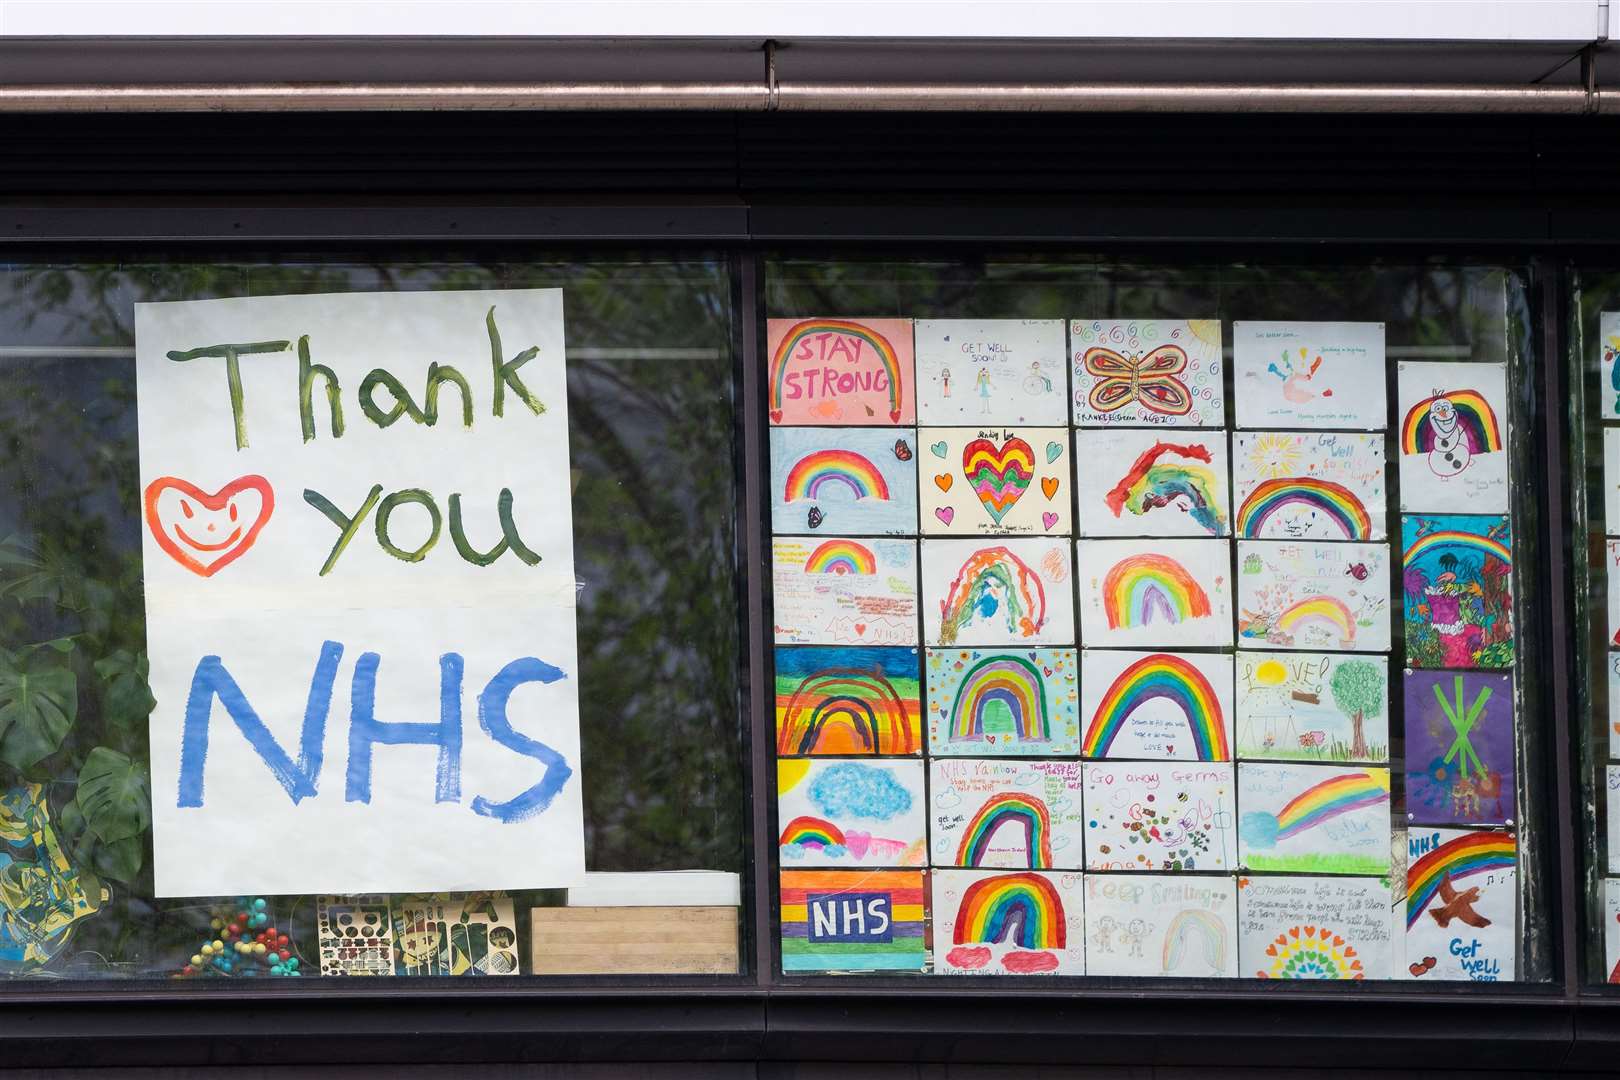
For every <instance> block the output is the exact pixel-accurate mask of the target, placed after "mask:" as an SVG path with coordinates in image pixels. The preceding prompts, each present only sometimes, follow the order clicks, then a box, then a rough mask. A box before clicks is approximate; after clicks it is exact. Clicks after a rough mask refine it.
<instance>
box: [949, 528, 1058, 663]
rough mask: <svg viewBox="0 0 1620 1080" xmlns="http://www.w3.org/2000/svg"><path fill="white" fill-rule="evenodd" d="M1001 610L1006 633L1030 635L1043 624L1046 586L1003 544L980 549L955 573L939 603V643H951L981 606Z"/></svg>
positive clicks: (1020, 635)
mask: <svg viewBox="0 0 1620 1080" xmlns="http://www.w3.org/2000/svg"><path fill="white" fill-rule="evenodd" d="M991 600H994V601H995V605H994V607H995V610H997V611H998V612H1004V613H1005V614H1004V616H1003V617H1004V618H1005V620H1006V623H1007V630H1008V632H1009V633H1013V634H1017V635H1018V636H1019V637H1026V638H1028V637H1034V636H1035V634H1036V632H1037V631H1039V630H1040V628H1041V627H1042V626H1044V625H1045V624H1046V586H1045V585H1044V584H1043V583H1042V582H1041V576H1040V575H1039V574H1037V573H1036V572H1035V571H1034V570H1032V569H1030V568H1029V565H1028V564H1027V563H1025V562H1024V561H1023V560H1022V559H1020V558H1019V557H1018V556H1016V555H1014V554H1013V553H1012V552H1011V551H1010V550H1009V549H1007V548H1005V547H991V548H980V549H979V550H978V551H975V552H974V553H973V554H972V555H970V556H969V557H968V560H967V561H966V562H964V563H963V564H962V568H961V569H960V570H958V571H957V572H956V577H955V578H954V579H952V581H951V585H950V588H949V589H948V590H946V593H945V599H943V600H941V601H940V602H939V610H940V628H939V643H940V644H941V645H954V644H955V643H956V638H957V635H959V634H960V633H961V632H962V628H963V627H964V626H966V625H967V623H968V622H969V621H970V620H971V619H972V618H973V616H974V613H975V612H976V611H978V610H980V608H981V607H984V608H986V609H989V608H990V607H991V605H990V603H989V601H991Z"/></svg>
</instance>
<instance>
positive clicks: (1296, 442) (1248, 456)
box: [1232, 431, 1386, 540]
mask: <svg viewBox="0 0 1620 1080" xmlns="http://www.w3.org/2000/svg"><path fill="white" fill-rule="evenodd" d="M1232 456H1233V466H1232V477H1233V479H1232V483H1233V486H1234V488H1235V489H1236V499H1237V527H1236V532H1237V535H1238V536H1241V537H1243V538H1244V539H1246V540H1382V539H1383V538H1384V536H1385V516H1386V515H1385V513H1384V438H1383V436H1382V435H1356V434H1352V433H1350V432H1345V431H1335V432H1299V431H1240V432H1238V433H1237V434H1236V435H1234V436H1233V442H1232Z"/></svg>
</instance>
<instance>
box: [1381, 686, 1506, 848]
mask: <svg viewBox="0 0 1620 1080" xmlns="http://www.w3.org/2000/svg"><path fill="white" fill-rule="evenodd" d="M1405 692H1406V810H1407V817H1408V819H1409V820H1411V821H1415V822H1419V823H1422V824H1426V825H1511V824H1513V799H1514V794H1513V791H1514V741H1515V740H1514V734H1513V676H1512V675H1511V674H1509V673H1507V672H1503V673H1501V674H1495V673H1490V674H1487V673H1484V672H1473V671H1467V672H1463V671H1407V672H1406V677H1405Z"/></svg>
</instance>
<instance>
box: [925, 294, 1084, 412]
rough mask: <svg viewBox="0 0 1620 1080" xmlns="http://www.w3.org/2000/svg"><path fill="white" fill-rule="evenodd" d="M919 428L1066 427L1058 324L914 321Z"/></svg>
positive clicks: (1065, 383)
mask: <svg viewBox="0 0 1620 1080" xmlns="http://www.w3.org/2000/svg"><path fill="white" fill-rule="evenodd" d="M914 327H915V334H916V347H917V422H918V423H919V424H952V425H958V426H960V425H973V426H980V425H996V424H1065V423H1067V422H1068V419H1069V406H1068V389H1069V383H1068V377H1067V373H1066V372H1065V371H1064V367H1065V360H1064V357H1065V350H1064V344H1063V323H1062V321H1061V320H1058V319H918V320H917V321H916V323H915V324H914Z"/></svg>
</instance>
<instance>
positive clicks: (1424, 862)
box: [1406, 832, 1519, 929]
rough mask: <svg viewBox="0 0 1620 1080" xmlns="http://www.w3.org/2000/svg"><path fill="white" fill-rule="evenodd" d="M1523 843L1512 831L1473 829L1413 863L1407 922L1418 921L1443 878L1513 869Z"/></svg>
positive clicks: (1408, 880) (1409, 875)
mask: <svg viewBox="0 0 1620 1080" xmlns="http://www.w3.org/2000/svg"><path fill="white" fill-rule="evenodd" d="M1518 857H1519V844H1518V841H1517V840H1516V839H1515V838H1514V836H1513V834H1512V833H1502V832H1472V833H1468V834H1466V835H1464V836H1458V837H1454V838H1452V839H1450V840H1447V841H1446V842H1445V843H1443V844H1441V845H1440V846H1439V847H1437V848H1435V849H1434V850H1433V851H1430V852H1428V853H1426V854H1424V855H1423V856H1421V857H1420V858H1419V859H1418V861H1417V862H1415V863H1413V864H1412V865H1411V866H1409V867H1408V868H1407V871H1406V925H1407V928H1408V929H1410V928H1411V927H1412V925H1413V924H1414V923H1416V922H1417V921H1418V918H1419V916H1421V915H1422V914H1423V912H1424V910H1425V909H1426V908H1427V907H1428V906H1429V901H1431V900H1433V899H1434V896H1435V894H1436V893H1437V892H1439V891H1440V884H1441V882H1443V881H1445V880H1447V879H1448V878H1449V879H1450V880H1452V881H1456V880H1457V879H1458V878H1465V877H1469V876H1471V875H1473V874H1483V873H1486V872H1488V871H1491V870H1512V869H1513V868H1514V867H1515V866H1516V865H1517V863H1518Z"/></svg>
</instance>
